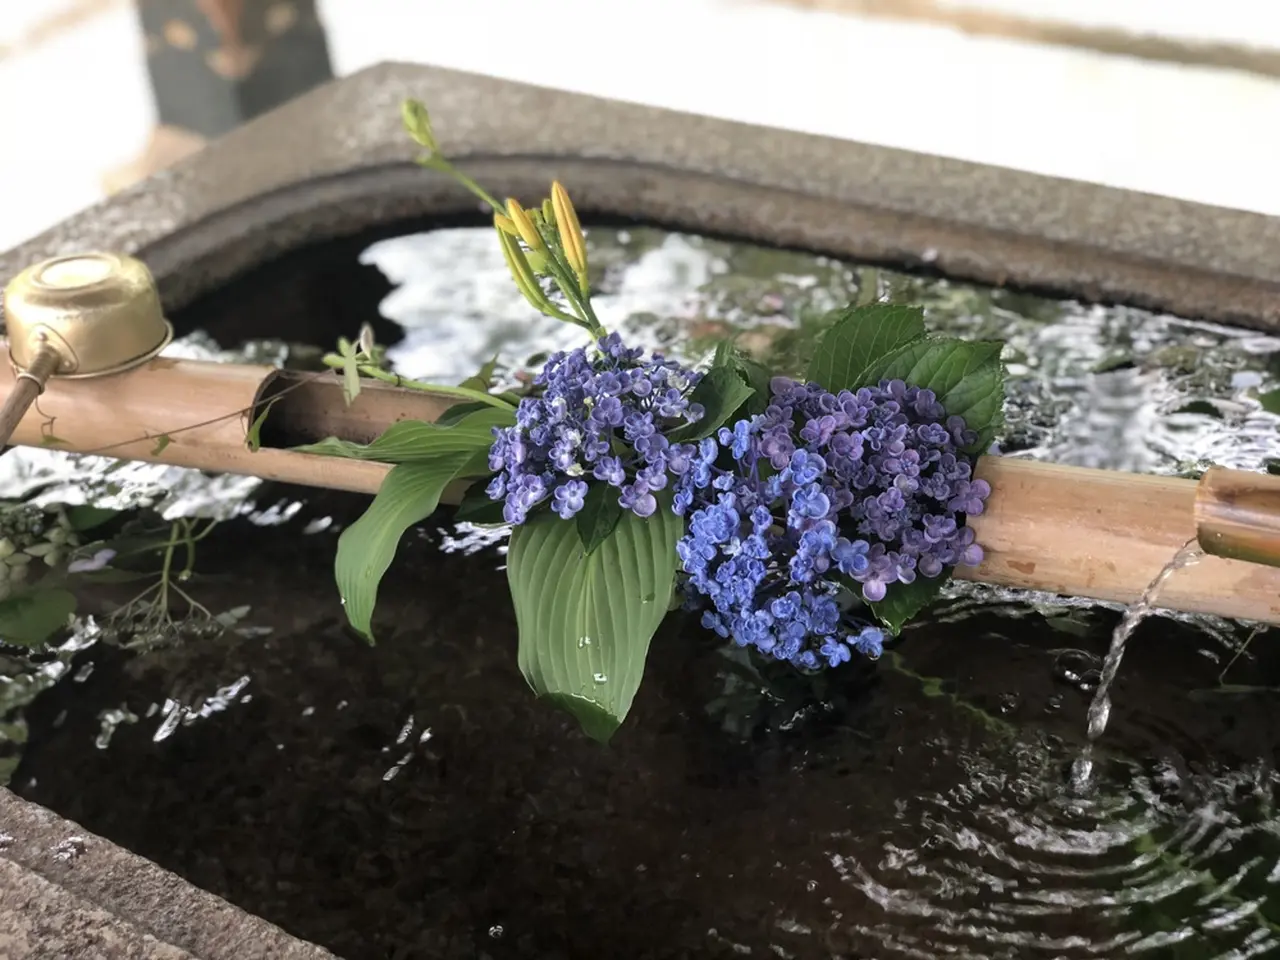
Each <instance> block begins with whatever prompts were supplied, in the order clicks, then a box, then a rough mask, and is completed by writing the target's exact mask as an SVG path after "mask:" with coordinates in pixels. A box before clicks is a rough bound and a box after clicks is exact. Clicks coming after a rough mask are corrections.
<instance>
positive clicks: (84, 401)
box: [0, 357, 1280, 623]
mask: <svg viewBox="0 0 1280 960" xmlns="http://www.w3.org/2000/svg"><path fill="white" fill-rule="evenodd" d="M14 388H15V381H14V372H13V371H12V370H11V369H7V368H0V393H3V395H4V396H8V395H9V394H10V393H11V392H12V391H13V389H14ZM273 397H274V398H276V399H275V401H274V404H275V405H274V406H273V408H272V410H271V412H270V414H269V415H268V417H267V419H266V422H265V425H264V427H263V430H262V437H261V440H262V444H263V445H262V447H261V448H260V449H259V450H257V451H256V452H255V451H251V450H249V449H248V446H247V444H246V436H247V431H248V429H249V425H250V424H251V422H252V420H253V419H254V417H255V416H256V412H257V411H260V410H261V409H262V407H263V404H264V403H266V402H269V401H271V400H272V398H273ZM451 403H452V401H450V400H448V399H447V398H443V397H440V396H436V395H432V394H429V393H424V392H421V391H414V390H405V389H398V388H394V387H389V386H386V385H384V384H378V383H372V384H365V385H363V386H362V390H361V393H360V396H359V397H358V398H357V399H356V401H355V402H354V403H353V404H352V405H351V406H349V407H348V406H347V405H346V404H345V402H344V400H343V397H342V386H341V382H340V380H339V378H338V377H337V376H335V375H331V374H302V373H295V372H290V371H280V370H277V369H275V368H272V367H267V366H254V365H244V364H223V363H208V362H204V361H196V360H181V359H172V358H167V357H160V358H157V359H154V360H152V361H150V362H149V363H147V364H146V365H145V366H142V367H139V368H137V369H136V370H133V371H131V372H128V373H124V374H120V375H118V376H114V377H112V378H110V379H109V380H98V381H94V380H79V381H77V380H54V381H51V382H50V383H49V385H48V387H47V388H46V389H45V393H44V395H43V396H42V397H41V399H40V402H39V404H38V408H37V409H33V410H31V411H29V412H28V413H27V415H26V416H25V417H24V418H23V419H22V421H21V422H20V423H19V424H18V427H17V430H16V431H15V433H14V437H13V442H14V443H17V444H21V445H26V446H41V447H49V448H52V449H57V450H64V451H67V452H74V453H91V454H101V455H104V456H110V457H115V458H119V459H125V460H142V461H148V462H153V463H167V464H172V465H174V466H180V467H191V468H195V469H199V470H207V471H211V472H218V473H231V474H241V475H246V476H255V477H261V478H262V479H265V480H277V481H283V482H287V483H296V484H303V485H307V486H315V487H326V488H330V489H336V490H346V491H351V492H356V493H367V494H373V493H375V492H377V490H378V488H379V486H380V485H381V483H382V479H383V477H385V476H386V474H387V471H388V470H389V467H387V466H386V465H385V464H379V463H371V462H364V461H356V460H341V459H335V458H331V457H322V456H314V455H310V454H304V453H297V452H294V451H291V450H288V449H284V448H285V447H288V446H294V445H298V444H302V443H308V442H312V441H315V440H319V439H322V438H323V437H326V436H336V437H339V438H341V439H345V440H352V441H356V442H367V441H369V440H371V439H373V437H375V436H377V435H378V434H379V433H381V432H382V431H383V430H384V429H386V428H387V427H388V426H389V425H391V424H392V423H394V422H396V421H397V420H403V419H417V420H433V419H435V418H436V417H438V416H439V415H440V414H441V413H442V412H443V411H444V410H445V409H447V408H448V407H449V406H450V405H451ZM189 425H197V426H189ZM184 428H185V429H184ZM47 436H53V437H56V438H57V439H58V440H59V441H61V442H60V443H55V444H50V443H49V442H47V441H46V440H45V438H46V437H47ZM161 437H167V438H168V443H167V444H162V443H161V441H160V440H159V438H161ZM144 438H145V439H144ZM1227 473H1228V474H1231V475H1233V476H1235V477H1236V478H1237V482H1238V479H1239V478H1246V477H1248V478H1254V479H1255V480H1257V479H1258V478H1257V475H1254V474H1244V473H1242V472H1241V471H1227ZM977 475H978V476H979V477H981V478H982V479H984V480H986V481H987V482H988V483H989V484H991V490H992V494H991V497H990V499H989V501H988V503H987V509H986V512H984V513H983V514H982V515H981V516H977V517H973V518H971V519H970V521H969V522H970V524H971V525H972V527H973V529H974V532H975V534H976V535H977V539H978V542H979V543H981V544H982V545H983V547H984V549H985V550H986V559H985V561H984V562H983V563H982V565H981V566H979V567H976V568H960V569H958V570H957V575H958V576H960V577H962V578H964V579H967V580H975V581H981V582H984V583H990V584H996V585H1000V586H1007V587H1018V588H1025V589H1030V590H1041V591H1047V592H1051V593H1058V594H1062V595H1066V596H1078V597H1087V598H1091V599H1096V600H1104V601H1112V602H1116V603H1131V602H1133V601H1135V600H1137V599H1138V597H1139V596H1140V595H1141V593H1142V591H1143V590H1144V589H1145V588H1146V586H1147V584H1148V583H1150V582H1151V580H1152V578H1153V577H1155V575H1156V574H1157V573H1158V572H1159V571H1160V569H1161V567H1163V566H1164V565H1165V564H1166V563H1167V562H1168V561H1169V560H1170V559H1171V558H1172V557H1173V555H1174V553H1175V552H1176V551H1177V550H1178V549H1179V548H1180V547H1181V546H1182V545H1183V544H1185V543H1186V542H1187V541H1188V540H1190V539H1191V538H1193V537H1195V536H1196V535H1197V532H1198V531H1197V512H1196V502H1197V492H1198V490H1199V488H1200V485H1199V484H1197V483H1196V481H1193V480H1183V479H1179V478H1176V477H1154V476H1145V475H1140V474H1130V473H1120V472H1117V471H1108V470H1092V469H1084V468H1080V467H1068V466H1061V465H1056V464H1047V463H1036V462H1033V461H1028V460H1014V459H1008V458H1003V457H982V458H981V459H980V460H979V461H978V466H977ZM1265 479H1274V478H1265ZM1220 482H1221V481H1220V480H1219V483H1220ZM1278 482H1280V481H1278ZM459 492H460V488H455V489H453V490H452V491H450V492H449V493H448V494H447V495H446V498H445V499H446V502H454V503H456V502H457V497H458V495H459ZM1210 499H1211V500H1212V497H1211V498H1210ZM1204 509H1205V508H1204V504H1203V502H1202V505H1201V512H1202V513H1203V512H1204ZM1160 606H1162V607H1164V608H1166V609H1172V610H1180V611H1184V612H1187V613H1203V614H1211V615H1215V616H1221V617H1227V618H1234V619H1241V620H1256V621H1262V622H1268V623H1280V567H1274V566H1266V565H1261V564H1255V563H1248V562H1244V561H1241V560H1227V559H1222V558H1220V557H1216V556H1209V557H1206V558H1205V559H1204V560H1203V561H1202V562H1201V563H1199V564H1198V565H1197V566H1195V567H1194V568H1192V569H1191V570H1190V571H1180V572H1179V573H1177V574H1175V575H1174V576H1173V577H1172V578H1171V579H1170V580H1169V582H1168V584H1167V585H1166V587H1165V589H1164V590H1163V591H1162V593H1161V595H1160Z"/></svg>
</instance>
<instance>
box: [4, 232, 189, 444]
mask: <svg viewBox="0 0 1280 960" xmlns="http://www.w3.org/2000/svg"><path fill="white" fill-rule="evenodd" d="M4 320H5V332H6V335H7V337H8V341H9V360H10V362H11V363H12V365H13V368H14V371H15V373H16V375H17V382H16V384H15V386H14V389H13V391H12V392H11V393H10V394H9V397H8V399H6V401H5V404H4V406H3V407H2V408H0V446H2V445H4V444H7V443H8V441H9V437H10V436H12V434H13V431H14V430H15V429H16V428H17V426H18V424H19V423H20V422H21V420H22V418H23V416H24V415H25V414H26V412H27V408H28V407H30V406H31V404H32V403H34V402H35V401H36V398H37V397H39V396H40V394H42V393H44V388H45V384H46V383H47V382H48V381H49V379H50V378H63V379H88V378H90V377H108V376H111V375H113V374H117V373H122V372H124V371H125V370H130V369H132V368H134V367H137V366H139V365H141V364H144V363H146V362H147V361H148V360H150V359H151V358H152V357H154V356H156V355H157V354H158V353H160V351H161V350H163V349H164V348H165V347H167V346H168V345H169V343H170V341H171V340H172V339H173V326H172V324H170V323H169V321H167V320H166V319H165V318H164V313H163V310H162V309H161V306H160V297H159V294H158V293H157V292H156V284H155V280H154V279H153V278H152V276H151V271H149V270H148V269H147V267H146V265H145V264H144V263H142V261H140V260H137V259H135V258H133V257H129V256H124V255H122V254H117V253H103V252H89V253H77V254H72V255H69V256H63V257H54V258H53V259H50V260H45V261H43V262H42V263H37V264H35V265H34V266H31V267H28V268H27V269H26V270H23V271H22V272H21V273H19V274H18V275H17V276H16V277H14V278H13V280H11V281H10V282H9V284H8V286H6V287H5V291H4Z"/></svg>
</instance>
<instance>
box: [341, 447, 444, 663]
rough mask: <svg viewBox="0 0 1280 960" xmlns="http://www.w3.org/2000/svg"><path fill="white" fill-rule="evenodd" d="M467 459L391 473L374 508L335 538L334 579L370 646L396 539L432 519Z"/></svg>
mask: <svg viewBox="0 0 1280 960" xmlns="http://www.w3.org/2000/svg"><path fill="white" fill-rule="evenodd" d="M467 459H468V454H466V453H455V454H453V455H451V456H443V457H437V458H436V459H434V460H428V461H422V462H416V463H401V464H398V465H397V466H395V467H393V468H392V469H391V472H390V473H388V474H387V477H386V479H385V480H383V481H382V487H381V489H380V490H378V495H377V496H376V497H374V498H373V503H372V504H370V505H369V509H368V510H366V511H365V512H364V515H363V516H362V517H360V519H359V520H357V521H356V522H355V523H353V524H352V525H351V526H349V527H348V528H347V529H346V530H344V531H342V536H340V537H339V538H338V555H337V558H336V559H335V561H334V575H335V577H336V578H337V581H338V593H339V595H340V596H341V597H342V604H343V607H344V608H345V610H346V613H347V620H348V621H349V622H350V623H351V626H352V627H353V628H355V630H356V632H357V633H359V634H360V635H361V636H362V637H364V638H365V639H366V640H368V641H369V642H370V643H372V642H373V627H372V621H373V608H374V606H375V605H376V603H377V599H378V584H379V583H380V582H381V581H382V576H383V574H385V573H386V572H387V568H388V567H389V566H391V561H392V560H393V559H394V558H395V555H396V549H397V548H398V547H399V545H400V538H401V537H403V536H404V532H405V531H406V530H408V529H409V528H410V527H411V526H413V525H414V524H415V523H420V522H422V521H423V520H425V519H426V518H427V517H429V516H431V514H433V513H435V511H436V507H437V506H439V504H440V494H441V493H443V492H444V488H445V487H446V486H447V485H448V484H449V482H450V481H451V480H453V478H454V477H456V476H457V475H458V471H459V470H460V469H461V468H462V467H463V466H464V465H465V464H466V462H467Z"/></svg>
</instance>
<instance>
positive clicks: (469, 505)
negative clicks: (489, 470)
mask: <svg viewBox="0 0 1280 960" xmlns="http://www.w3.org/2000/svg"><path fill="white" fill-rule="evenodd" d="M453 519H454V520H455V521H460V522H466V523H474V524H478V525H480V526H500V525H502V524H504V523H506V522H507V520H506V517H504V516H503V515H502V501H501V500H493V499H490V497H489V495H488V494H487V493H485V490H484V485H483V484H479V483H476V484H472V485H471V486H470V487H468V488H467V492H466V493H464V494H463V495H462V502H461V503H460V504H458V509H457V510H455V511H454V512H453Z"/></svg>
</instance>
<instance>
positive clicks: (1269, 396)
mask: <svg viewBox="0 0 1280 960" xmlns="http://www.w3.org/2000/svg"><path fill="white" fill-rule="evenodd" d="M1258 402H1259V403H1261V404H1262V409H1263V410H1265V411H1267V413H1280V390H1268V391H1267V392H1266V393H1260V394H1258Z"/></svg>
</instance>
